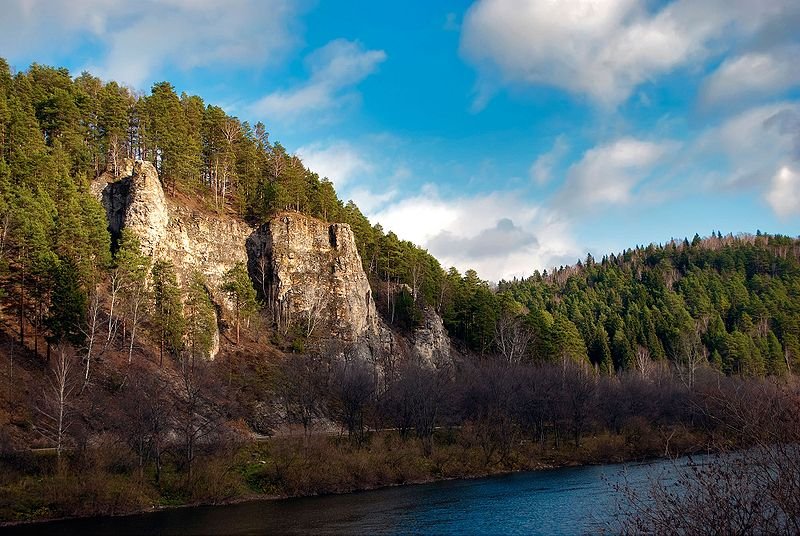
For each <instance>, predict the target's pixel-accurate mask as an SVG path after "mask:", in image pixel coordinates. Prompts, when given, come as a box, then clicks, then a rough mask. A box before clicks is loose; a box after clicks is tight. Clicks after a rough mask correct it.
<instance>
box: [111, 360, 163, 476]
mask: <svg viewBox="0 0 800 536" xmlns="http://www.w3.org/2000/svg"><path fill="white" fill-rule="evenodd" d="M174 404H175V401H174V400H173V397H172V395H171V391H170V385H169V382H167V381H166V380H165V379H164V378H162V377H160V376H158V375H156V374H153V373H152V372H150V371H147V370H145V369H141V368H133V369H132V370H131V372H130V374H129V381H128V382H127V383H126V385H125V387H124V389H123V391H122V394H121V397H120V408H121V411H122V417H123V418H121V419H119V427H120V434H121V435H122V437H123V438H124V439H125V441H126V442H127V443H128V446H130V447H131V449H132V450H133V451H134V452H135V453H136V456H137V458H138V465H139V476H140V478H141V477H142V476H143V475H144V467H145V464H146V463H147V462H148V461H149V460H152V461H153V462H154V464H155V470H156V483H160V481H161V467H162V453H163V451H164V446H165V443H166V440H167V435H168V433H169V431H170V426H169V423H170V419H171V417H172V411H173V409H174Z"/></svg>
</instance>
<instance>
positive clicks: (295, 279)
mask: <svg viewBox="0 0 800 536" xmlns="http://www.w3.org/2000/svg"><path fill="white" fill-rule="evenodd" d="M121 169H122V172H121V176H120V177H116V176H114V175H112V174H108V173H107V174H104V175H103V176H101V177H100V178H99V179H97V180H96V181H95V182H94V184H93V185H92V191H93V192H94V194H95V195H96V196H97V197H98V199H100V201H101V202H102V204H103V206H104V207H105V209H106V215H107V218H108V223H109V231H110V232H111V235H112V239H113V240H116V239H118V237H119V235H120V233H121V231H122V229H123V228H127V229H130V230H131V231H133V232H134V233H135V234H136V235H137V236H138V237H139V239H140V241H141V244H142V252H143V253H144V254H146V255H148V256H151V257H152V258H153V259H163V260H168V261H170V262H172V263H173V265H174V266H175V268H176V272H177V274H178V277H179V278H180V279H183V280H186V279H187V278H188V277H190V275H191V274H192V273H193V272H200V273H201V274H203V276H205V279H206V281H207V283H208V292H209V295H210V296H211V298H212V300H213V301H214V303H215V304H216V305H217V309H218V312H222V313H223V314H224V312H225V309H226V308H227V309H230V306H231V304H230V303H228V301H227V299H226V297H225V295H224V293H223V292H222V291H221V288H222V285H223V284H224V274H225V272H226V271H227V270H229V269H230V268H232V267H233V266H234V265H235V264H236V263H237V262H243V263H247V266H248V272H249V273H250V276H251V279H252V281H253V285H254V286H255V287H256V289H257V290H258V291H259V292H260V293H261V296H262V298H263V299H264V301H265V305H266V310H267V311H268V312H269V313H271V320H272V321H273V323H274V326H275V327H276V329H278V330H282V331H283V332H284V333H287V332H289V330H290V329H292V330H293V333H295V334H298V335H300V336H303V337H306V338H312V337H313V338H314V339H316V340H322V341H326V340H329V341H336V342H338V343H340V347H341V349H342V350H341V351H342V352H347V353H351V354H353V355H357V356H359V357H361V358H362V359H368V360H370V361H373V362H375V363H380V362H383V361H385V359H386V358H387V357H390V356H391V357H400V358H417V359H420V360H422V361H423V362H425V363H427V364H429V365H430V366H441V365H445V364H447V363H448V362H449V359H450V340H449V338H448V337H447V335H446V333H445V331H444V329H443V326H442V321H441V319H440V318H439V317H438V315H436V313H435V312H434V311H433V310H432V309H426V310H425V312H424V318H425V321H424V322H423V324H422V325H421V326H420V327H419V328H418V329H417V330H416V331H415V332H414V333H413V334H412V335H411V337H410V340H407V339H408V337H404V336H401V335H399V334H397V333H395V332H394V331H393V330H392V329H390V327H389V326H388V325H387V324H386V322H385V321H384V320H383V319H382V318H381V316H380V315H379V314H378V312H377V309H376V307H375V302H374V300H373V297H372V290H371V289H370V285H369V281H368V279H367V276H366V274H365V273H364V270H363V267H362V263H361V258H360V256H359V254H358V250H357V248H356V243H355V237H354V235H353V232H352V230H351V229H350V226H349V225H347V224H343V223H332V224H329V223H326V222H323V221H321V220H319V219H317V218H313V217H310V216H307V215H304V214H302V213H299V212H281V213H278V214H276V215H275V216H274V217H273V218H272V219H271V220H269V221H268V222H267V223H265V224H264V225H262V226H260V227H258V228H254V227H252V226H250V225H248V224H247V223H245V222H243V221H241V220H238V219H236V218H232V217H230V216H224V215H217V214H211V213H207V212H204V211H201V210H192V209H190V208H188V207H187V206H184V205H182V204H181V203H179V202H177V201H176V200H174V199H169V198H168V197H167V196H166V195H165V194H164V190H163V188H162V186H161V181H160V180H159V177H158V174H157V172H156V169H155V167H154V166H153V165H152V164H151V163H149V162H145V161H141V160H138V161H135V162H134V161H126V162H124V163H123V165H122V167H121ZM218 320H220V319H218ZM219 323H220V322H219V321H218V324H219Z"/></svg>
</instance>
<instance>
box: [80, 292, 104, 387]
mask: <svg viewBox="0 0 800 536" xmlns="http://www.w3.org/2000/svg"><path fill="white" fill-rule="evenodd" d="M101 312H102V307H101V305H100V292H98V289H97V287H95V289H94V291H93V292H92V296H91V300H90V301H89V308H88V310H87V312H86V325H85V326H84V327H81V331H82V332H83V334H84V335H85V337H86V355H85V356H84V361H85V362H86V367H85V368H84V374H83V387H81V391H82V390H83V389H85V388H86V386H87V385H89V367H90V365H91V363H92V357H93V356H92V351H93V350H94V343H95V339H96V338H97V331H98V329H99V326H100V313H101Z"/></svg>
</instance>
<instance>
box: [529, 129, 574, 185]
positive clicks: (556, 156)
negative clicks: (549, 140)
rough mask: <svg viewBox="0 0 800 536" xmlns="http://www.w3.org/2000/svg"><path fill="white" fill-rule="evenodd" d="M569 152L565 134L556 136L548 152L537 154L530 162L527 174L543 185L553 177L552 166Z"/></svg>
mask: <svg viewBox="0 0 800 536" xmlns="http://www.w3.org/2000/svg"><path fill="white" fill-rule="evenodd" d="M567 152H569V143H567V139H566V137H565V136H563V135H561V136H558V137H557V138H556V140H555V142H553V147H552V149H550V150H549V151H548V152H546V153H544V154H541V155H539V157H538V158H536V160H534V161H533V164H531V167H530V170H529V174H530V176H531V179H532V180H533V181H534V182H535V183H536V184H538V185H539V186H544V185H545V184H547V183H548V182H550V179H552V178H553V168H554V167H555V166H556V165H557V164H558V163H559V162H560V161H561V160H562V159H563V158H564V157H565V156H566V155H567Z"/></svg>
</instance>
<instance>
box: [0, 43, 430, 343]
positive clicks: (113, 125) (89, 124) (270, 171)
mask: <svg viewBox="0 0 800 536" xmlns="http://www.w3.org/2000/svg"><path fill="white" fill-rule="evenodd" d="M123 158H134V159H145V160H149V161H152V162H153V163H154V164H155V166H156V168H157V169H158V172H159V176H160V178H161V180H162V182H163V184H164V186H165V188H166V189H167V191H168V192H171V193H172V194H175V193H176V192H182V193H184V194H186V195H191V196H195V197H197V198H198V199H199V200H201V202H202V203H204V204H205V206H206V208H207V209H210V210H217V211H226V212H233V213H235V214H237V215H238V216H240V217H242V218H245V219H247V220H248V221H250V222H251V223H254V224H258V223H261V222H263V221H265V220H267V219H269V218H270V217H271V216H272V215H273V214H274V213H275V212H276V211H280V210H287V209H291V210H298V211H302V212H304V213H307V214H310V215H312V216H316V217H319V218H322V219H324V220H327V221H336V222H346V223H350V224H351V226H352V228H353V230H354V232H355V234H356V237H357V243H358V248H359V252H360V253H361V257H362V259H363V262H364V267H365V270H366V271H367V273H368V274H369V276H370V279H371V281H372V283H373V287H374V288H375V289H376V290H380V289H381V288H383V295H384V296H386V297H387V299H386V300H380V301H379V303H380V304H384V303H385V310H386V313H387V316H388V317H389V319H390V320H391V321H394V320H395V319H396V320H397V322H398V323H399V324H403V325H413V324H414V323H415V322H416V321H418V320H419V318H420V315H419V310H420V308H421V307H422V306H423V305H424V304H434V303H436V300H437V295H438V293H439V286H438V283H439V281H440V280H441V277H442V270H441V267H440V266H439V264H438V262H437V261H436V259H434V258H433V257H432V256H431V255H429V254H428V253H427V252H425V251H424V250H422V249H420V248H418V247H416V246H414V245H413V244H411V243H410V242H407V241H402V240H399V239H398V238H397V236H396V235H394V234H393V233H385V232H384V231H383V230H382V229H381V228H380V226H372V225H371V224H370V223H369V221H368V220H367V219H366V218H365V217H364V215H363V214H362V213H361V212H360V211H359V209H358V207H356V206H355V205H354V204H353V203H352V202H350V203H347V204H344V203H342V202H341V201H340V200H339V199H338V198H337V196H336V192H335V191H334V188H333V185H332V184H331V182H330V181H328V180H327V179H326V178H320V177H319V176H318V175H317V174H316V173H314V172H312V171H311V170H309V169H307V168H306V167H305V166H304V165H303V162H302V161H301V160H300V158H298V157H297V156H295V155H290V154H288V153H287V151H286V150H285V149H284V147H283V146H282V145H281V144H280V143H279V142H277V141H276V142H272V141H271V140H270V139H269V134H268V133H267V130H266V127H265V126H264V124H263V123H260V122H259V123H256V124H255V125H252V126H251V125H250V124H249V123H248V122H246V121H244V122H243V121H240V120H239V119H237V118H235V117H231V116H228V115H227V114H226V113H225V112H224V111H223V110H222V109H221V108H219V107H218V106H213V105H209V104H206V103H205V102H204V101H203V99H202V98H200V97H198V96H194V95H191V96H190V95H187V94H185V93H182V94H181V95H178V94H177V93H176V92H175V89H174V88H173V87H172V85H171V84H169V83H167V82H162V83H158V84H155V85H154V86H153V87H152V89H151V92H150V94H149V95H139V94H136V93H135V92H133V91H132V90H130V89H128V88H126V87H123V86H120V85H119V84H117V83H116V82H108V83H103V82H102V81H101V80H100V79H98V78H97V77H94V76H92V75H90V74H88V73H83V74H81V75H80V76H78V77H77V78H74V79H73V78H72V77H71V76H70V74H69V72H68V71H67V70H66V69H63V68H61V69H56V68H52V67H45V66H41V65H37V64H34V65H31V66H30V68H29V69H28V70H27V71H25V72H17V73H12V72H11V70H10V68H9V66H8V64H7V63H6V62H5V60H2V59H0V226H1V227H0V270H2V271H0V276H2V275H4V274H5V275H9V273H10V279H11V280H10V281H8V283H7V284H6V285H5V290H6V292H16V293H17V294H18V299H17V305H16V306H17V308H18V309H19V315H20V319H21V321H22V320H24V319H28V320H30V321H31V322H32V323H33V324H34V325H35V326H36V329H37V330H38V329H39V327H40V325H41V324H42V318H44V317H46V316H47V315H48V314H49V313H48V309H49V304H50V301H51V300H49V296H50V295H51V294H52V292H54V291H55V288H54V286H53V285H55V284H56V283H57V281H56V280H57V279H58V278H56V277H51V275H52V274H54V273H55V272H56V271H57V267H58V266H61V265H64V266H69V268H64V269H63V271H64V272H65V273H70V274H75V276H76V278H77V280H76V281H75V282H73V285H78V286H79V287H81V288H82V289H83V290H84V291H85V293H87V294H89V293H90V292H91V287H93V286H94V284H95V283H96V281H98V280H99V279H102V278H103V277H104V275H105V271H106V270H107V269H108V268H109V266H111V265H112V260H111V256H110V250H109V243H108V242H109V238H108V233H107V232H106V226H107V224H106V221H105V216H104V213H103V210H102V208H101V207H100V205H99V203H97V202H96V201H95V200H94V199H93V198H92V196H91V195H90V192H89V182H90V180H91V179H93V178H95V177H97V176H99V175H101V174H102V173H104V172H112V173H117V172H118V171H119V168H120V165H121V162H122V159H123ZM72 265H74V268H75V269H74V270H73V269H72ZM48 274H50V275H48ZM381 285H383V286H382V287H381ZM406 288H408V289H410V291H406V290H405V289H406ZM387 289H388V292H387ZM398 289H402V290H398ZM51 336H52V338H53V339H54V340H55V339H59V338H60V335H59V334H51Z"/></svg>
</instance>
